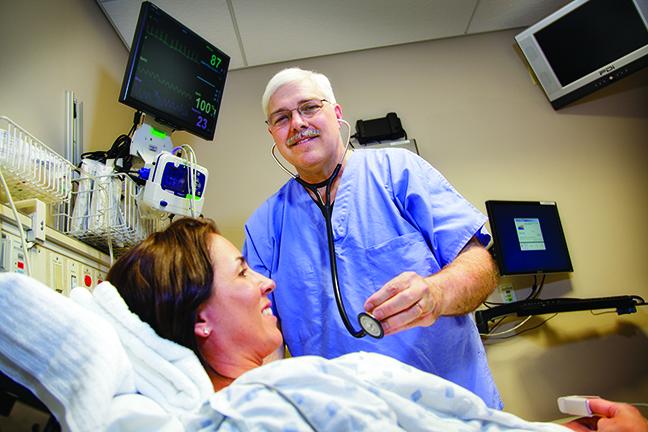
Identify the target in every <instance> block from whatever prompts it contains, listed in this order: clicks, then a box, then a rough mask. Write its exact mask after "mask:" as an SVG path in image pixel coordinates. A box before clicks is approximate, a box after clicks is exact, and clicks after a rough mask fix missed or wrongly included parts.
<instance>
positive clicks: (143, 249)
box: [106, 218, 219, 358]
mask: <svg viewBox="0 0 648 432" xmlns="http://www.w3.org/2000/svg"><path fill="white" fill-rule="evenodd" d="M218 233H219V232H218V228H216V224H215V223H214V222H213V221H212V220H210V219H202V218H201V219H194V218H183V219H179V220H177V221H174V222H173V223H171V225H169V227H168V228H167V229H165V230H164V231H161V232H156V233H154V234H152V235H150V236H149V237H148V238H147V239H146V240H144V241H142V242H141V243H140V244H138V245H137V246H135V247H133V248H132V249H130V250H129V251H128V252H127V253H126V254H124V255H122V256H121V257H120V258H119V259H118V260H117V262H116V263H115V264H114V265H113V266H112V267H111V268H110V271H109V272H108V275H107V277H106V279H107V280H108V281H109V282H110V283H112V284H113V285H114V286H115V287H116V288H117V291H119V293H120V294H121V296H122V297H123V299H124V301H125V302H126V304H127V305H128V307H129V308H130V310H131V312H133V313H135V314H137V315H138V316H139V317H140V319H141V320H142V321H145V322H147V323H148V324H149V325H150V326H151V327H152V328H153V330H155V332H156V333H157V334H158V335H159V336H161V337H163V338H166V339H170V340H172V341H174V342H176V343H179V344H181V345H183V346H185V347H187V348H190V349H191V350H193V351H194V352H195V353H196V355H197V356H198V358H202V355H201V354H200V352H199V351H198V346H197V344H196V338H195V336H194V325H195V321H196V314H197V311H198V308H199V306H200V305H201V304H203V303H204V302H205V301H207V299H209V297H210V295H211V290H212V281H213V278H214V272H213V268H212V262H211V259H210V255H209V242H208V240H209V237H210V234H218Z"/></svg>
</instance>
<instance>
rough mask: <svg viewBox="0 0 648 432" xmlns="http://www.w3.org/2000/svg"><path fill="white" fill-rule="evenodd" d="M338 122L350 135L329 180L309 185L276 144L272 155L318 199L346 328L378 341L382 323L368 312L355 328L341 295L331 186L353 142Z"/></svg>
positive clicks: (336, 293) (332, 277)
mask: <svg viewBox="0 0 648 432" xmlns="http://www.w3.org/2000/svg"><path fill="white" fill-rule="evenodd" d="M338 121H339V122H341V123H344V124H345V125H346V126H347V128H348V130H349V133H348V134H347V140H346V146H345V148H344V153H343V154H342V158H341V159H340V161H339V162H338V164H337V166H336V167H335V169H334V170H333V173H332V174H331V175H330V176H329V178H327V179H326V180H324V181H323V182H320V183H316V184H312V183H307V182H305V181H304V180H302V179H301V178H299V176H297V175H295V174H293V173H291V172H290V171H289V170H288V169H287V168H286V167H285V166H284V165H283V164H282V163H281V162H279V159H277V156H276V155H275V152H274V151H275V148H276V147H277V145H276V144H274V145H273V146H272V150H271V153H272V158H273V159H274V160H275V162H276V163H277V164H278V165H279V166H280V167H281V168H282V169H283V170H284V171H285V172H286V173H288V175H290V176H291V177H292V178H294V179H295V180H296V181H297V182H298V183H299V184H300V185H302V186H303V187H304V188H306V189H307V190H309V191H311V192H313V194H314V195H315V197H317V201H316V204H317V206H318V207H319V208H320V210H321V211H322V214H323V215H324V220H325V221H326V236H327V240H328V251H329V261H330V263H331V281H332V284H333V293H334V294H335V303H336V304H337V308H338V311H339V312H340V317H341V318H342V321H343V322H344V326H345V327H346V329H347V330H348V331H349V333H351V335H352V336H353V337H356V338H361V337H364V336H366V335H369V336H371V337H374V338H376V339H380V338H382V337H383V336H384V334H385V332H384V331H383V328H382V325H381V324H380V321H378V320H377V319H376V318H374V317H373V316H371V315H370V314H368V313H367V312H361V313H359V314H358V323H359V324H360V327H361V330H356V329H355V328H354V327H353V325H352V324H351V322H350V321H349V316H348V315H347V313H346V309H345V308H344V302H343V301H342V294H341V293H340V283H339V279H338V271H337V258H336V256H335V244H334V242H333V222H332V216H333V205H332V203H331V186H332V185H333V180H335V178H336V177H337V175H338V174H339V173H340V169H341V168H342V161H343V160H344V156H345V155H346V153H347V151H348V150H349V142H350V140H351V125H350V124H349V123H348V122H347V121H346V120H342V119H338ZM322 187H326V190H325V197H326V201H324V200H322V196H321V195H320V193H319V190H318V189H319V188H322Z"/></svg>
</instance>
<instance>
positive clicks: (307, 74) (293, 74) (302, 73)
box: [261, 67, 337, 117]
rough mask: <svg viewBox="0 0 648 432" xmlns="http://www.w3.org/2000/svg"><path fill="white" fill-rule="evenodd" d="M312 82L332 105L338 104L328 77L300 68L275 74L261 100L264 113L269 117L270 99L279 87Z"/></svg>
mask: <svg viewBox="0 0 648 432" xmlns="http://www.w3.org/2000/svg"><path fill="white" fill-rule="evenodd" d="M308 80H310V81H311V82H312V83H313V84H314V85H315V87H316V88H317V89H318V90H319V91H321V92H322V96H323V97H324V98H325V99H326V100H327V101H329V102H330V103H332V104H336V103H337V102H336V101H335V95H334V94H333V88H332V87H331V82H330V81H329V79H328V78H327V77H326V75H323V74H321V73H318V72H313V71H309V70H304V69H300V68H298V67H293V68H288V69H283V70H281V71H279V72H277V73H276V74H275V76H273V77H272V78H271V79H270V81H268V85H266V88H265V91H264V92H263V97H262V98H261V108H262V109H263V113H264V114H265V115H266V117H267V116H268V114H269V112H268V105H269V103H270V98H271V97H272V95H273V94H275V92H276V91H277V90H279V87H282V86H284V85H286V84H292V83H299V82H302V81H308Z"/></svg>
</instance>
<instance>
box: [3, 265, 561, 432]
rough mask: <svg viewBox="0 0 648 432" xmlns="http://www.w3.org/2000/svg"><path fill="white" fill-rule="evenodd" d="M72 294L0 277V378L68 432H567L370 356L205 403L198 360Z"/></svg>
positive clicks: (280, 370)
mask: <svg viewBox="0 0 648 432" xmlns="http://www.w3.org/2000/svg"><path fill="white" fill-rule="evenodd" d="M73 293H74V294H73V297H74V299H75V300H76V301H77V302H78V303H79V304H81V305H83V307H79V305H78V304H75V303H74V302H73V301H71V300H70V299H67V298H65V297H63V296H61V295H59V294H56V293H54V292H53V291H51V290H49V289H48V288H46V287H44V286H43V285H42V284H40V283H38V282H36V281H34V280H33V279H30V278H26V277H25V276H20V275H8V274H2V275H0V308H1V309H0V310H2V311H3V313H4V316H3V320H2V326H0V354H1V355H0V367H1V368H2V370H3V371H5V373H7V374H8V375H9V376H11V377H13V378H14V379H15V380H17V381H19V382H22V383H26V384H27V385H28V387H30V388H31V389H32V390H35V392H36V394H37V395H38V396H39V397H40V398H41V399H42V400H43V402H45V403H46V404H47V405H48V407H49V408H50V409H53V410H55V411H56V410H57V409H60V412H59V415H61V417H58V418H59V421H62V423H63V425H64V429H66V430H72V431H77V430H79V431H90V430H92V431H95V430H97V431H100V430H108V431H110V432H112V431H120V432H123V431H127V430H128V431H138V432H141V431H221V432H225V431H302V430H304V431H306V430H318V431H332V430H349V431H375V430H379V431H403V430H405V431H421V430H424V431H482V430H488V431H565V430H566V428H563V427H562V426H559V425H555V424H548V423H531V422H526V421H524V420H522V419H520V418H518V417H516V416H513V415H511V414H508V413H504V412H501V411H497V410H492V409H489V408H488V407H486V405H485V404H484V403H483V401H482V400H481V399H480V398H479V397H477V396H476V395H474V394H473V393H471V392H469V391H467V390H465V389H463V388H461V387H459V386H457V385H456V384H453V383H451V382H449V381H446V380H444V379H442V378H439V377H436V376H433V375H430V374H427V373H424V372H421V371H419V370H417V369H414V368H412V367H410V366H407V365H405V364H403V363H400V362H399V361H397V360H394V359H391V358H389V357H385V356H382V355H379V354H368V353H354V354H348V355H345V356H342V357H339V358H337V359H334V360H326V359H323V358H321V357H313V356H307V357H298V358H290V359H286V360H280V361H276V362H273V363H270V364H268V365H265V366H262V367H259V368H257V369H254V370H252V371H249V372H247V373H245V374H243V375H242V376H241V377H239V378H238V379H237V380H236V381H235V382H234V383H233V384H231V385H230V386H229V387H227V388H226V389H224V390H221V391H219V392H217V393H213V392H212V389H211V386H210V383H209V379H208V378H207V375H206V374H205V372H204V370H202V369H201V368H200V363H199V361H198V359H197V358H196V357H195V355H194V354H193V353H192V352H191V351H190V350H188V349H186V348H183V347H180V346H178V345H176V344H174V343H173V342H170V341H168V340H165V339H162V338H160V337H158V336H157V335H156V334H155V333H154V332H153V331H152V329H151V328H150V327H149V326H148V325H147V324H145V323H143V322H141V321H140V320H139V318H138V317H137V316H135V315H133V314H131V313H130V311H128V309H127V308H126V305H125V304H124V303H123V300H122V299H121V297H119V295H118V294H117V291H116V290H115V289H114V287H112V286H111V285H110V284H107V283H104V284H101V285H99V286H98V287H97V288H96V289H95V291H94V293H93V294H92V295H91V294H90V293H89V292H88V291H86V290H81V291H79V290H73ZM108 322H109V323H110V325H109V324H108ZM111 326H113V327H114V329H116V332H117V334H118V335H119V338H120V339H121V344H120V343H119V341H118V340H117V336H116V334H115V330H113V328H111ZM122 346H123V348H122ZM124 348H125V350H124ZM126 355H127V356H128V358H126V357H125V356H126ZM133 382H135V387H137V391H136V390H135V388H134V386H133ZM124 393H127V394H124ZM63 407H65V408H64V409H63Z"/></svg>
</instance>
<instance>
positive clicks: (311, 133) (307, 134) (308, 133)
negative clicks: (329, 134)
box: [286, 129, 320, 147]
mask: <svg viewBox="0 0 648 432" xmlns="http://www.w3.org/2000/svg"><path fill="white" fill-rule="evenodd" d="M319 135H320V131H319V129H306V130H303V131H300V132H298V133H296V134H295V135H293V136H291V137H290V138H288V140H287V141H286V145H287V146H289V147H290V146H291V145H293V144H295V143H296V142H297V141H300V140H302V139H304V138H312V137H316V136H319Z"/></svg>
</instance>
